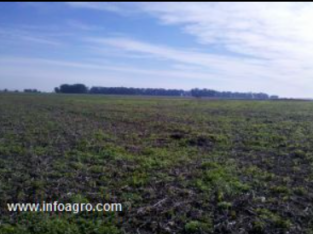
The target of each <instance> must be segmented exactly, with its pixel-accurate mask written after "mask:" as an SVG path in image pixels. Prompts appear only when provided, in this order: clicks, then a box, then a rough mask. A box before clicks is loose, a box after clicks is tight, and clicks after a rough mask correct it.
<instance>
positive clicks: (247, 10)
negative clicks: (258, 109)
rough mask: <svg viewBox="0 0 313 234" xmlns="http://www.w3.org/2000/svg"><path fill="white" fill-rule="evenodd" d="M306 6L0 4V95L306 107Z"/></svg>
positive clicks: (312, 6)
mask: <svg viewBox="0 0 313 234" xmlns="http://www.w3.org/2000/svg"><path fill="white" fill-rule="evenodd" d="M312 22H313V3H309V2H308V3H305V2H302V3H299V2H294V3H280V2H276V3H273V2H267V3H256V2H250V3H245V2H241V3H231V2H228V3H225V2H224V3H214V2H198V3H192V2H189V3H188V2H182V3H174V2H173V3H171V2H166V3H155V2H154V3H139V2H136V3H112V2H110V3H104V2H100V3H99V2H85V3H84V2H71V3H3V2H2V3H0V89H4V88H7V89H10V90H15V89H18V90H23V89H25V88H36V89H39V90H41V91H48V92H50V91H53V89H54V87H56V86H59V85H60V84H63V83H69V84H73V83H83V84H86V85H87V86H89V87H91V86H105V87H120V86H123V87H138V88H177V89H185V90H189V89H192V88H208V89H215V90H218V91H238V92H265V93H268V94H276V95H279V96H281V97H296V98H313V26H312Z"/></svg>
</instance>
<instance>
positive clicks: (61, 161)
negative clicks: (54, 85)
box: [0, 94, 313, 234]
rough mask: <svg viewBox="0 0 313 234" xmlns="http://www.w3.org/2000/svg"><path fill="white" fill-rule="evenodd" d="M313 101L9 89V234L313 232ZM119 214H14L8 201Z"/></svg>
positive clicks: (1, 115)
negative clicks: (92, 207)
mask: <svg viewBox="0 0 313 234" xmlns="http://www.w3.org/2000/svg"><path fill="white" fill-rule="evenodd" d="M312 120H313V102H304V101H235V100H201V99H199V100H196V99H179V98H148V97H126V96H124V97H123V96H96V95H61V94H0V205H1V206H0V233H1V234H9V233H10V234H11V233H18V234H63V233H65V234H85V233H86V234H104V233H108V234H111V233H112V234H117V233H127V234H130V233H131V234H133V233H137V234H148V233H220V234H227V233H234V234H239V233H242V234H244V233H259V234H261V233H289V234H293V233H294V234H299V233H305V234H312V233H313V170H312V169H313V121H312ZM55 200H57V201H60V202H86V201H88V202H90V203H99V202H120V203H122V204H123V210H122V211H121V212H108V213H99V212H82V213H79V214H73V213H66V212H63V213H57V212H56V213H44V212H33V213H32V212H9V211H8V210H7V209H6V204H7V203H9V202H42V201H55Z"/></svg>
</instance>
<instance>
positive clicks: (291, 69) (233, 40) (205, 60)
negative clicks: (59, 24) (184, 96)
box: [81, 2, 313, 96]
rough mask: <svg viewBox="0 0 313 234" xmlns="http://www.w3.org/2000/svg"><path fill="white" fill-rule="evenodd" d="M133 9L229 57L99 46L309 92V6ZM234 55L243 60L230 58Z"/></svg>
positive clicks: (312, 64)
mask: <svg viewBox="0 0 313 234" xmlns="http://www.w3.org/2000/svg"><path fill="white" fill-rule="evenodd" d="M109 6H110V7H109ZM81 7H83V6H82V5H81ZM88 7H89V8H91V7H92V8H94V9H98V10H108V11H114V12H116V13H121V12H124V11H125V12H127V11H128V9H126V8H125V6H124V5H123V4H120V5H119V4H113V5H112V4H110V3H109V4H106V5H102V4H101V3H99V4H95V5H92V6H90V5H89V6H88ZM133 8H135V9H136V11H137V12H138V11H139V12H140V11H141V13H142V12H143V13H147V14H150V15H151V16H153V17H155V18H156V19H158V20H160V22H161V23H162V24H165V25H177V26H179V27H181V28H182V30H183V32H184V33H187V34H190V35H192V36H194V37H195V38H196V40H197V41H198V42H199V43H201V44H203V45H207V46H208V47H210V46H214V45H218V46H220V47H223V48H224V49H226V51H228V52H230V53H232V54H228V55H227V54H226V55H224V56H218V55H213V54H208V53H206V54H205V53H193V52H185V51H186V49H181V50H176V49H172V48H167V47H164V46H158V45H151V44H147V43H143V42H138V41H134V40H129V39H119V38H113V39H106V40H102V41H98V42H99V43H100V42H101V43H103V44H106V45H110V46H114V47H118V48H120V49H122V50H126V51H130V52H137V53H144V54H153V55H154V56H155V57H157V58H163V59H170V60H174V61H176V62H182V63H188V64H193V65H200V66H203V67H210V68H211V69H213V70H214V69H217V70H218V71H219V72H221V73H222V74H223V75H225V76H228V77H238V76H241V77H245V78H246V79H251V77H252V76H253V77H254V78H255V79H259V80H260V81H262V82H264V84H266V85H267V86H270V85H272V86H276V87H277V90H278V91H279V90H280V87H279V86H280V85H281V84H280V83H279V82H284V83H286V84H289V85H294V86H295V87H297V86H299V91H298V95H301V90H300V89H301V88H304V87H306V88H307V87H310V88H311V89H312V90H313V80H312V78H313V53H312V51H313V30H312V22H313V3H299V2H294V3H280V2H276V3H272V2H268V3H244V2H241V3H190V2H189V3H174V2H173V3H141V4H140V3H136V4H134V5H133ZM134 11H135V10H134ZM233 53H235V54H241V55H244V56H246V57H245V59H243V58H242V57H240V56H238V57H234V54H233ZM247 56H248V57H247ZM222 69H224V71H222ZM236 74H237V75H236ZM277 81H279V82H277ZM280 92H282V91H281V90H280ZM311 96H312V95H311Z"/></svg>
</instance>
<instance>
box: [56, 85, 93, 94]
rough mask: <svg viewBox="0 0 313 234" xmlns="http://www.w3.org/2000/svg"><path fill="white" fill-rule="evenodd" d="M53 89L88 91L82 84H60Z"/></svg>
mask: <svg viewBox="0 0 313 234" xmlns="http://www.w3.org/2000/svg"><path fill="white" fill-rule="evenodd" d="M54 90H55V91H56V92H58V93H88V88H87V87H86V85H84V84H73V85H69V84H62V85H60V87H59V88H55V89H54Z"/></svg>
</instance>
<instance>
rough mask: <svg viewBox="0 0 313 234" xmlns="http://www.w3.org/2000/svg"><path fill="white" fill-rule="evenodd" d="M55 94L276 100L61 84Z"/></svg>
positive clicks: (259, 95)
mask: <svg viewBox="0 0 313 234" xmlns="http://www.w3.org/2000/svg"><path fill="white" fill-rule="evenodd" d="M54 90H55V92H56V93H78V94H79V93H89V94H116V95H149V96H184V97H188V96H192V97H197V98H200V97H208V98H223V99H262V100H263V99H278V98H279V97H278V96H276V95H273V96H269V95H268V94H266V93H251V92H249V93H240V92H220V91H216V90H211V89H191V90H190V91H185V90H182V89H149V88H147V89H145V88H126V87H92V88H90V89H89V88H88V87H86V86H85V85H84V84H73V85H69V84H62V85H60V87H56V88H55V89H54Z"/></svg>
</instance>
